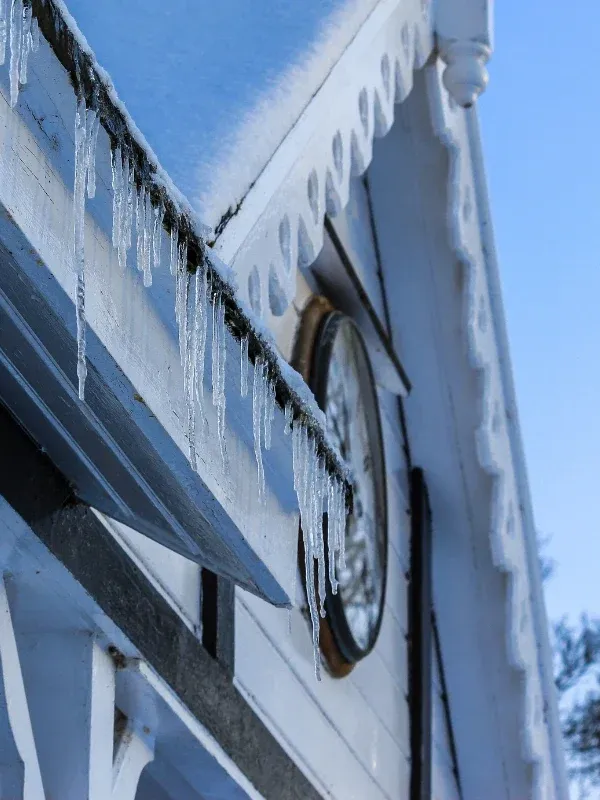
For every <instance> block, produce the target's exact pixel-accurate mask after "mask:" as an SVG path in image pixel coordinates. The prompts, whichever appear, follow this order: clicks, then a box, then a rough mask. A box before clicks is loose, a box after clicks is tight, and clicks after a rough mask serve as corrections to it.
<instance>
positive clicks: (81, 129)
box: [73, 100, 89, 400]
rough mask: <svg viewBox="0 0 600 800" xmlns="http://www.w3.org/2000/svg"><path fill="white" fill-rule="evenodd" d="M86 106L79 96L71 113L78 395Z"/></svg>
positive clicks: (82, 311)
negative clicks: (72, 123) (73, 149)
mask: <svg viewBox="0 0 600 800" xmlns="http://www.w3.org/2000/svg"><path fill="white" fill-rule="evenodd" d="M86 121H87V109H86V106H85V101H84V100H79V102H78V104H77V111H76V113H75V186H74V192H73V228H74V230H73V233H74V260H73V267H74V271H75V274H76V275H77V293H76V309H77V378H78V383H79V398H80V400H83V399H84V391H85V379H86V375H87V366H86V361H85V346H86V341H85V338H86V330H85V327H86V323H85V186H86V177H87V160H86V155H87V148H88V137H89V129H88V128H87V125H86Z"/></svg>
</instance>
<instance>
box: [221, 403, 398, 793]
mask: <svg viewBox="0 0 600 800" xmlns="http://www.w3.org/2000/svg"><path fill="white" fill-rule="evenodd" d="M381 404H382V415H383V424H384V441H385V449H386V465H387V471H388V505H389V534H390V536H389V539H390V541H389V548H388V559H389V563H388V588H387V595H386V606H385V611H384V617H383V624H382V628H381V633H380V636H379V639H378V642H377V645H376V647H375V650H374V651H373V653H372V654H371V655H369V656H368V657H367V658H366V659H365V660H364V661H362V662H360V663H359V664H358V665H357V667H356V668H355V670H354V671H353V672H352V673H351V675H350V676H349V677H347V678H345V679H342V680H334V679H332V678H330V677H329V676H328V675H327V674H323V676H322V681H321V683H317V681H316V679H315V676H314V667H313V661H312V645H311V637H310V627H309V623H308V621H307V619H306V617H305V615H304V614H303V613H302V611H301V610H299V609H294V610H292V612H291V614H290V613H288V612H287V611H282V610H280V609H276V608H274V607H272V606H270V605H268V604H267V603H264V602H263V601H261V600H260V599H258V598H256V597H254V596H253V595H250V594H248V593H246V592H244V591H243V590H239V589H238V590H237V596H236V648H235V662H236V666H235V675H236V677H235V680H236V684H237V685H238V688H239V689H240V690H241V691H242V693H243V694H244V695H245V696H246V697H247V698H248V700H249V701H250V702H251V703H252V704H253V705H254V707H255V709H256V710H257V712H258V713H259V714H260V715H261V716H262V718H263V719H264V721H265V722H266V724H267V725H268V726H269V727H270V728H271V730H272V731H273V732H274V733H275V734H276V735H277V736H278V738H280V740H281V742H282V744H283V746H284V747H285V748H286V749H287V750H288V752H289V753H290V754H291V756H292V757H293V758H294V759H295V760H296V762H297V763H298V765H299V766H300V767H301V769H302V770H303V771H304V772H305V774H306V775H307V776H308V777H309V779H310V780H312V781H313V783H314V784H315V786H316V787H317V788H318V790H319V791H320V792H321V793H322V794H323V795H324V796H327V797H332V798H340V799H342V798H343V800H346V798H357V800H358V799H360V800H379V798H389V800H392V799H393V800H396V798H407V797H408V792H409V779H410V758H409V714H408V703H407V690H408V675H407V643H406V631H407V570H408V552H409V544H410V516H409V512H408V501H407V498H408V481H407V479H408V471H407V467H406V459H405V454H404V452H403V448H402V432H401V428H400V424H399V416H398V406H397V399H396V398H395V397H393V396H391V395H387V394H382V396H381ZM290 623H291V624H290Z"/></svg>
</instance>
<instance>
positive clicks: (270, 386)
mask: <svg viewBox="0 0 600 800" xmlns="http://www.w3.org/2000/svg"><path fill="white" fill-rule="evenodd" d="M274 416H275V384H274V383H273V382H272V381H268V382H267V383H266V385H265V407H264V426H265V450H270V449H271V433H272V431H273V418H274Z"/></svg>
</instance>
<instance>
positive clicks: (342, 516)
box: [335, 480, 346, 569]
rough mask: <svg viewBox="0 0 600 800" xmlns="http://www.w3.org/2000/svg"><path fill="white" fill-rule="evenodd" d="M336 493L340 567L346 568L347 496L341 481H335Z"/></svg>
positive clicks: (337, 544) (337, 541)
mask: <svg viewBox="0 0 600 800" xmlns="http://www.w3.org/2000/svg"><path fill="white" fill-rule="evenodd" d="M335 493H336V521H335V528H336V549H337V552H338V553H339V556H338V557H339V565H340V569H346V496H345V487H344V485H343V484H342V482H341V481H339V480H336V482H335Z"/></svg>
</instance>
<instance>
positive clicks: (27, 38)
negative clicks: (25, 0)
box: [19, 4, 32, 85]
mask: <svg viewBox="0 0 600 800" xmlns="http://www.w3.org/2000/svg"><path fill="white" fill-rule="evenodd" d="M31 18H32V10H31V6H30V5H29V4H27V5H24V6H23V28H22V33H21V60H20V63H19V83H21V84H23V85H24V84H26V83H27V63H28V61H29V51H30V50H31Z"/></svg>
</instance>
